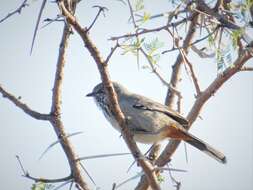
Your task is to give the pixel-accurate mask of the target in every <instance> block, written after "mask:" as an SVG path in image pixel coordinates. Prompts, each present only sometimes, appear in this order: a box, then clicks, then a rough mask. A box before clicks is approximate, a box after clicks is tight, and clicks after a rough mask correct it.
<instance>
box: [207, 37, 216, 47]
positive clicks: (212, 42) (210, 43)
mask: <svg viewBox="0 0 253 190" xmlns="http://www.w3.org/2000/svg"><path fill="white" fill-rule="evenodd" d="M207 41H208V45H209V47H211V46H213V45H214V38H213V36H212V35H210V36H209V37H208V39H207Z"/></svg>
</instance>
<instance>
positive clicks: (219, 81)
mask: <svg viewBox="0 0 253 190" xmlns="http://www.w3.org/2000/svg"><path fill="white" fill-rule="evenodd" d="M251 57H252V55H251V54H250V52H249V51H248V50H244V51H243V52H242V54H241V55H240V56H239V57H238V58H237V59H236V60H235V62H234V67H230V68H228V69H227V70H225V71H224V73H223V74H221V75H219V76H218V77H217V78H216V79H215V80H214V81H213V82H212V83H211V84H210V85H209V86H208V87H207V88H206V89H205V90H204V91H203V92H202V93H201V94H200V96H198V97H197V99H196V101H195V103H194V104H193V106H192V108H191V110H190V112H189V113H188V116H187V119H188V121H189V126H188V129H189V128H190V126H191V125H192V123H193V122H194V121H195V120H196V119H197V117H198V115H199V113H200V111H201V108H202V107H203V105H204V104H205V103H206V102H207V100H208V99H209V98H210V97H212V96H213V94H214V93H215V92H216V91H217V90H219V89H220V87H221V86H222V85H223V84H224V83H225V82H226V81H227V80H228V79H230V78H231V77H232V76H233V75H234V74H236V73H237V72H239V71H240V69H241V68H242V66H243V65H244V64H245V63H246V62H247V61H248V60H249V59H250V58H251ZM179 144H180V141H177V140H171V141H170V142H169V144H168V145H167V147H166V150H167V151H164V152H163V153H162V154H161V156H160V157H159V158H158V159H157V161H156V164H157V165H158V166H161V167H162V166H163V165H165V164H166V163H167V160H168V159H170V158H171V156H172V155H173V153H174V152H175V150H176V149H177V147H178V145H179Z"/></svg>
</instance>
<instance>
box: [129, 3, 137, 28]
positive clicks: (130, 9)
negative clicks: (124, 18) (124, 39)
mask: <svg viewBox="0 0 253 190" xmlns="http://www.w3.org/2000/svg"><path fill="white" fill-rule="evenodd" d="M127 4H128V7H129V11H130V15H131V18H132V21H133V25H134V28H135V29H137V28H138V26H137V24H136V22H135V18H134V11H133V8H132V5H131V3H130V1H129V0H127Z"/></svg>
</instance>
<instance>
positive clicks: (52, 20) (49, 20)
mask: <svg viewBox="0 0 253 190" xmlns="http://www.w3.org/2000/svg"><path fill="white" fill-rule="evenodd" d="M61 17H62V16H61V15H57V16H56V18H54V19H51V18H47V19H44V21H43V22H47V23H46V24H44V25H43V26H42V27H41V28H45V27H46V26H48V25H50V24H52V23H54V22H64V21H65V20H64V19H60V18H61Z"/></svg>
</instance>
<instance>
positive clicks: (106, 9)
mask: <svg viewBox="0 0 253 190" xmlns="http://www.w3.org/2000/svg"><path fill="white" fill-rule="evenodd" d="M93 8H98V9H99V10H98V13H97V15H96V16H95V18H94V20H93V21H92V23H91V25H90V26H89V27H88V29H87V32H88V31H90V29H91V28H92V26H93V25H94V24H95V22H96V21H97V19H98V17H99V15H100V13H102V12H103V13H104V12H105V11H108V8H106V7H102V6H99V5H95V6H93Z"/></svg>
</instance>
